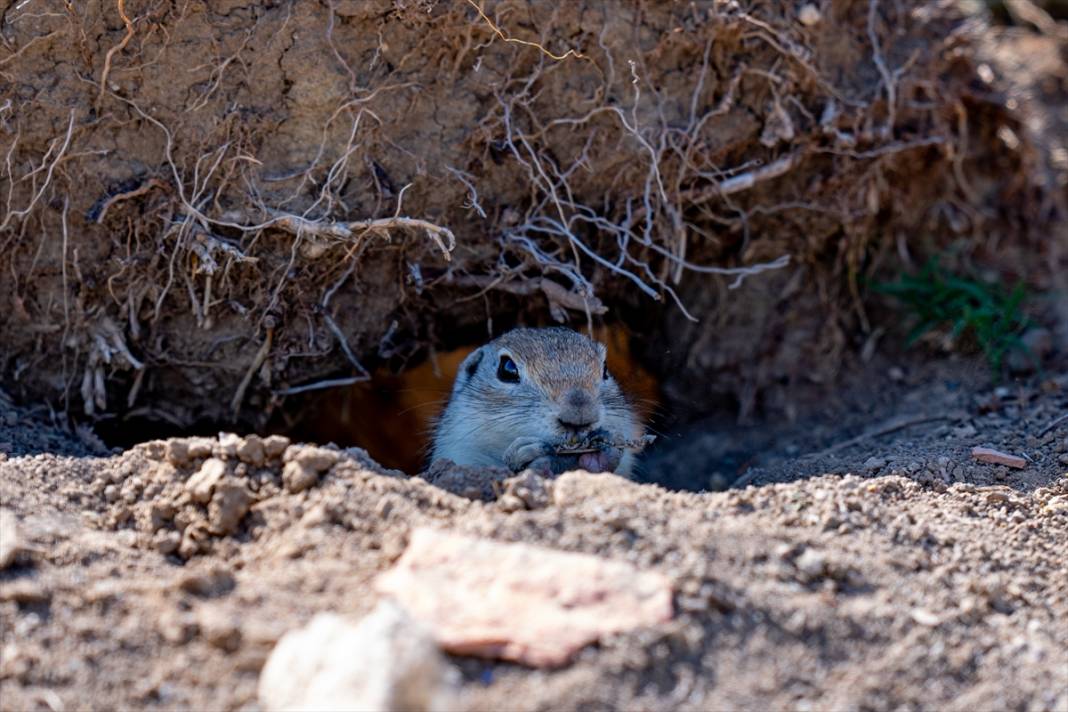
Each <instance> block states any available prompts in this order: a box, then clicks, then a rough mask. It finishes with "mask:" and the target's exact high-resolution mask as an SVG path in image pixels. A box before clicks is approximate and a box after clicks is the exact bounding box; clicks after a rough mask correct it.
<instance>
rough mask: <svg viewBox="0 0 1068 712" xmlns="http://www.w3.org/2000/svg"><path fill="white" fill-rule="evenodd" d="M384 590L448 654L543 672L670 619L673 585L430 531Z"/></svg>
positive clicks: (419, 533)
mask: <svg viewBox="0 0 1068 712" xmlns="http://www.w3.org/2000/svg"><path fill="white" fill-rule="evenodd" d="M583 477H585V478H590V479H592V477H593V476H591V475H583ZM554 489H555V487H554ZM376 586H377V588H378V590H379V591H380V592H382V593H384V594H387V595H390V596H393V597H394V598H395V599H396V600H397V601H398V602H399V603H400V604H401V605H402V606H404V608H405V609H406V610H408V611H409V612H410V613H411V614H412V616H413V617H414V618H415V619H416V620H418V621H421V622H423V623H425V624H427V625H429V626H430V628H431V630H432V631H433V633H434V638H435V639H436V640H437V641H438V643H439V644H440V645H441V646H442V647H443V648H444V649H445V650H447V651H449V652H452V653H456V654H459V655H480V656H483V657H492V658H502V659H505V660H514V661H516V662H521V663H524V664H527V665H534V666H539V667H553V666H558V665H562V664H564V663H566V662H567V661H568V660H570V659H571V658H572V656H574V655H575V653H577V652H578V651H579V650H580V649H581V648H583V647H584V646H586V645H587V644H589V643H592V642H595V641H597V640H599V639H600V638H602V637H603V636H607V635H612V634H614V633H621V632H624V631H628V630H632V629H634V628H639V627H642V626H652V625H656V624H659V623H665V622H667V621H669V620H671V618H672V603H671V600H672V590H671V584H670V582H669V580H668V579H667V578H666V577H665V576H664V575H662V574H660V573H658V572H655V571H642V570H639V569H637V568H635V567H634V566H633V565H632V564H630V563H628V562H625V561H614V560H610V559H605V558H601V557H598V556H592V555H589V554H576V553H571V552H563V551H555V550H553V549H549V548H546V547H540V546H534V545H531V544H506V543H502V542H497V541H491V540H489V539H480V538H476V537H470V536H464V535H460V534H454V533H451V532H447V531H438V530H434V529H429V528H425V527H421V528H417V529H415V530H414V531H413V532H412V534H411V540H410V542H409V544H408V548H407V549H406V550H405V552H404V554H403V556H401V558H400V559H399V560H398V561H397V563H396V565H395V566H394V567H393V569H391V570H390V571H388V572H386V573H385V574H383V575H381V576H379V578H378V580H377V583H376Z"/></svg>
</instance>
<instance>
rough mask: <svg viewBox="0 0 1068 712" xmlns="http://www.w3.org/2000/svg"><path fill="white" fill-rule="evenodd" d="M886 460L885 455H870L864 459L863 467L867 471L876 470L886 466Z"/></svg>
mask: <svg viewBox="0 0 1068 712" xmlns="http://www.w3.org/2000/svg"><path fill="white" fill-rule="evenodd" d="M886 462H887V461H886V458H885V457H869V458H868V459H867V460H865V461H864V464H863V465H862V467H863V468H864V471H865V472H875V471H877V470H881V469H883V468H884V467H886Z"/></svg>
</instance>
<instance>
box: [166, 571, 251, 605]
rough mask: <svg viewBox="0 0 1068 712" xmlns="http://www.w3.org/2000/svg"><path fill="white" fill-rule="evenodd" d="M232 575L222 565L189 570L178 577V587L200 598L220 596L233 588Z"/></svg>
mask: <svg viewBox="0 0 1068 712" xmlns="http://www.w3.org/2000/svg"><path fill="white" fill-rule="evenodd" d="M235 586H237V582H236V581H235V580H234V575H233V574H232V573H230V572H229V571H228V570H226V569H224V568H222V567H219V566H217V567H214V568H210V569H208V570H206V571H189V572H186V573H183V574H182V576H180V577H179V578H178V589H179V590H181V591H184V592H186V593H191V594H193V595H194V596H200V597H201V598H212V597H215V596H222V595H224V594H227V593H229V592H230V591H233V590H234V587H235Z"/></svg>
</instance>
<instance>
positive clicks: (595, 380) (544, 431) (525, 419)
mask: <svg viewBox="0 0 1068 712" xmlns="http://www.w3.org/2000/svg"><path fill="white" fill-rule="evenodd" d="M605 356H606V349H605V347H604V345H603V344H600V343H598V342H596V341H593V340H592V339H589V338H587V337H586V336H583V335H582V334H579V333H578V332H576V331H573V330H571V329H567V328H563V327H550V328H543V329H528V328H521V329H515V330H513V331H510V332H508V333H506V334H504V335H502V336H500V337H498V338H497V339H494V340H493V341H491V342H489V343H487V344H485V345H484V346H482V347H480V348H478V349H476V350H475V351H473V352H472V353H471V354H469V355H468V357H467V358H466V359H465V360H464V361H463V363H462V364H461V365H460V369H459V372H458V373H457V375H456V382H455V383H454V385H453V390H452V396H451V398H450V401H449V406H448V407H447V409H446V412H445V414H444V415H443V417H442V421H441V425H442V426H444V427H443V428H441V429H439V433H440V434H441V435H442V436H443V437H444V439H445V440H447V441H451V440H453V439H455V440H462V441H463V443H462V447H464V448H473V449H476V450H479V451H481V452H479V453H465V454H470V455H472V460H473V461H477V462H489V460H490V459H491V457H492V454H493V453H496V454H497V455H498V456H499V454H500V453H503V451H504V449H505V448H507V447H508V445H509V444H510V443H511V442H512V441H513V440H515V438H516V437H519V436H531V437H537V438H540V439H543V440H545V441H547V442H552V441H563V440H565V439H568V438H570V437H572V436H576V435H582V434H585V433H588V432H590V431H593V430H596V429H598V428H603V429H605V430H607V431H608V432H611V433H614V434H618V435H620V436H621V437H633V436H634V435H635V434H636V433H639V432H640V424H638V422H637V419H636V418H635V416H634V413H633V411H632V409H631V407H630V405H629V404H628V403H627V400H626V398H625V397H624V395H623V392H622V391H621V390H620V388H619V385H618V384H617V383H616V381H615V379H613V378H612V375H611V374H610V373H609V372H608V368H607V366H606V364H605ZM456 445H457V447H461V445H460V444H459V443H456ZM448 452H451V448H450V449H445V448H441V450H440V451H439V454H442V455H446V453H448ZM483 453H484V454H485V457H482V454H483ZM446 456H447V455H446ZM452 459H455V457H453V458H452Z"/></svg>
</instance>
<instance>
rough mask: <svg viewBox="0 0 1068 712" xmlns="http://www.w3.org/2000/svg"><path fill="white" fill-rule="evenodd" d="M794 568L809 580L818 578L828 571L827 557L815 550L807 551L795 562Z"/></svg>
mask: <svg viewBox="0 0 1068 712" xmlns="http://www.w3.org/2000/svg"><path fill="white" fill-rule="evenodd" d="M794 566H796V567H797V570H798V571H800V572H801V573H803V574H805V576H807V577H808V578H810V579H813V578H817V577H819V576H822V575H823V573H824V572H825V571H826V570H827V557H826V556H825V555H824V554H822V553H821V552H818V551H816V550H814V549H805V551H804V552H802V554H801V556H799V557H797V559H796V560H795V561H794Z"/></svg>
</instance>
